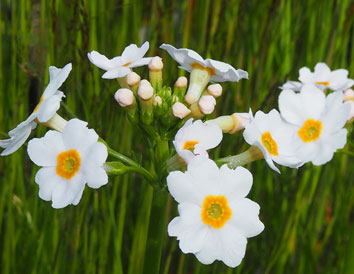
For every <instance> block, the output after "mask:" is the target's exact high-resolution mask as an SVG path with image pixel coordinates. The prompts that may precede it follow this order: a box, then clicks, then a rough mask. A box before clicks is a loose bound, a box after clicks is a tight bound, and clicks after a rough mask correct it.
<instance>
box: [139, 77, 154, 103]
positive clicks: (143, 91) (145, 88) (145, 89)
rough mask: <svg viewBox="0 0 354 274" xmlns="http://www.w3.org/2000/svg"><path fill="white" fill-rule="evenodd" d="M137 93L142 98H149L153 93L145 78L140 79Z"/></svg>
mask: <svg viewBox="0 0 354 274" xmlns="http://www.w3.org/2000/svg"><path fill="white" fill-rule="evenodd" d="M138 95H139V97H140V98H141V99H143V100H145V101H146V100H149V99H151V98H152V96H153V95H154V89H153V88H152V86H151V85H150V83H149V82H148V81H147V80H145V79H144V80H141V81H140V84H139V88H138Z"/></svg>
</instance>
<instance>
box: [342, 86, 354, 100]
mask: <svg viewBox="0 0 354 274" xmlns="http://www.w3.org/2000/svg"><path fill="white" fill-rule="evenodd" d="M351 100H354V90H352V89H347V90H346V91H344V97H343V101H344V102H346V101H351Z"/></svg>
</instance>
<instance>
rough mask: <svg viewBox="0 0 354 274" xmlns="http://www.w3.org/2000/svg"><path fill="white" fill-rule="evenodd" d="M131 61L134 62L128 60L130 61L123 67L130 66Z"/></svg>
mask: <svg viewBox="0 0 354 274" xmlns="http://www.w3.org/2000/svg"><path fill="white" fill-rule="evenodd" d="M131 63H132V62H128V63H126V64H124V65H123V67H127V66H129V65H130V64H131Z"/></svg>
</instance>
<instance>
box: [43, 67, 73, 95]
mask: <svg viewBox="0 0 354 274" xmlns="http://www.w3.org/2000/svg"><path fill="white" fill-rule="evenodd" d="M71 68H72V66H71V63H69V64H67V65H66V66H65V67H63V68H62V69H61V70H60V71H59V72H58V71H56V73H55V77H54V78H53V79H51V80H50V82H49V84H48V86H47V87H46V89H45V90H44V92H43V96H44V98H45V99H46V98H48V97H49V96H51V95H53V94H54V93H55V92H56V91H57V90H58V88H60V86H61V85H62V84H63V83H64V81H65V80H66V78H68V76H69V73H70V71H71Z"/></svg>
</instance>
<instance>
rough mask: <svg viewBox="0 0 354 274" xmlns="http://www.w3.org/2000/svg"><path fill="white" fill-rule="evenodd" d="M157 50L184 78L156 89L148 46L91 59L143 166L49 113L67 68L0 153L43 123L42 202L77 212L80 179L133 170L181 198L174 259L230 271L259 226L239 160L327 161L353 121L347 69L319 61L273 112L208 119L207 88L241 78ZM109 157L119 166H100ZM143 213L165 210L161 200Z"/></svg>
mask: <svg viewBox="0 0 354 274" xmlns="http://www.w3.org/2000/svg"><path fill="white" fill-rule="evenodd" d="M160 48H161V49H163V50H166V51H167V52H168V54H169V55H170V56H171V57H172V58H173V59H174V60H175V61H177V62H178V63H179V65H180V68H181V69H183V70H186V71H187V72H189V73H190V77H189V80H188V79H187V78H186V77H184V76H182V77H179V78H178V79H177V80H176V81H175V84H174V86H173V87H172V88H171V87H169V86H166V85H164V83H163V74H162V72H163V66H164V64H163V62H162V59H161V58H160V57H159V56H155V57H144V56H145V54H146V53H147V52H148V50H149V43H148V42H145V43H144V44H143V45H142V46H141V47H138V46H137V45H134V44H131V45H129V46H128V47H126V48H125V50H124V51H123V53H122V55H121V56H117V57H114V58H112V59H108V58H107V57H105V56H104V55H102V54H100V53H98V52H97V51H92V52H90V53H88V59H89V60H90V61H91V63H93V64H94V65H96V66H97V67H98V68H100V69H103V70H105V71H106V72H105V73H104V74H103V76H102V78H105V79H117V80H118V82H119V84H120V86H121V88H119V89H118V90H117V91H116V92H115V93H114V99H115V100H116V101H117V102H118V104H119V105H120V106H121V107H123V108H124V109H125V110H126V114H127V117H128V119H129V120H130V121H131V123H132V124H133V125H135V128H136V130H137V132H139V133H140V134H143V135H144V136H145V137H146V139H147V145H148V146H149V149H148V153H145V154H142V157H144V156H146V155H149V156H147V158H146V159H144V161H143V163H148V165H147V167H146V168H145V167H144V166H143V164H142V163H139V162H136V161H135V160H133V159H131V158H130V157H128V156H126V155H123V154H121V153H119V152H118V151H115V150H113V149H112V148H110V147H109V145H108V144H107V142H106V141H104V140H103V139H101V138H99V136H98V135H97V133H96V132H95V131H94V130H93V129H89V128H88V127H87V123H86V122H84V121H81V120H79V119H71V120H69V121H67V120H65V119H64V118H62V117H61V116H60V115H59V114H57V111H58V110H59V108H60V102H61V99H62V98H63V97H64V93H63V92H62V91H59V90H58V88H60V86H61V85H62V84H63V82H64V81H65V79H66V78H67V77H68V76H69V73H70V71H71V68H72V67H71V64H67V65H66V66H65V67H64V68H62V69H58V68H56V67H50V68H49V73H50V82H49V84H48V86H47V87H46V89H45V91H44V93H43V95H42V97H41V98H40V100H39V103H38V105H37V106H36V107H35V109H34V110H33V112H32V113H31V114H30V115H29V117H28V118H27V119H26V120H25V121H24V122H22V123H20V124H19V125H18V126H17V127H16V128H15V129H13V130H11V131H10V132H9V136H10V138H9V139H7V140H0V147H3V148H5V150H4V151H3V152H2V153H1V155H2V156H5V155H9V154H11V153H13V152H15V151H16V150H17V149H19V148H20V147H21V145H22V144H23V143H24V142H25V141H26V140H27V138H28V137H29V135H30V133H31V131H32V129H34V128H35V127H36V126H37V124H40V125H44V126H47V127H49V128H51V129H52V130H49V131H47V133H46V134H45V135H44V136H43V137H42V138H34V139H32V140H30V141H29V143H28V148H27V152H28V155H29V158H30V159H31V160H32V161H33V162H34V163H35V164H37V165H38V166H41V168H40V169H39V171H38V172H37V174H36V176H35V182H36V183H37V184H38V186H39V197H40V198H41V199H43V200H45V201H52V207H53V208H63V207H66V206H68V205H70V204H72V205H77V204H78V203H79V202H80V199H81V197H82V195H83V191H84V188H85V185H86V184H87V185H88V186H89V187H91V188H99V187H101V186H103V185H106V184H107V183H108V175H112V176H117V175H122V174H124V173H126V172H135V173H138V174H140V175H142V176H144V177H145V179H146V181H147V182H148V183H149V184H150V185H151V186H153V189H154V191H160V192H163V193H166V195H167V192H166V189H168V191H169V193H170V194H171V196H172V197H173V198H174V199H175V200H176V202H177V203H178V214H179V215H178V216H176V217H175V218H174V219H173V220H172V221H171V222H170V223H169V225H168V228H167V232H168V234H169V235H170V236H171V237H176V238H177V240H178V241H179V247H180V249H181V250H182V252H184V253H193V254H194V255H195V256H196V257H197V259H198V260H199V261H200V262H201V263H203V264H211V263H213V262H214V261H215V260H220V261H223V262H224V263H225V264H226V265H227V266H229V267H236V266H238V265H239V264H240V263H241V261H242V259H243V257H244V255H245V252H246V245H247V238H250V237H254V236H256V235H258V234H260V233H261V232H262V231H263V229H264V225H263V223H262V222H261V221H260V219H259V214H260V206H259V205H258V204H257V203H256V202H253V201H251V200H250V199H248V198H246V196H247V195H248V193H249V192H250V190H251V187H252V183H253V176H252V174H251V172H250V171H248V170H247V169H246V168H244V167H242V165H244V164H247V163H250V162H252V161H254V160H257V159H263V158H264V159H265V161H266V163H267V164H268V165H269V166H270V167H271V168H272V169H273V170H275V171H277V172H279V173H280V171H279V169H278V168H277V166H276V165H275V164H274V162H275V163H277V164H279V165H284V166H287V167H290V168H298V167H300V166H302V165H304V163H306V162H312V163H313V164H314V165H322V164H325V163H326V162H328V161H330V160H331V159H332V157H333V154H334V152H335V151H336V150H338V149H340V148H343V147H344V145H345V144H346V136H347V129H345V128H344V126H345V124H346V123H347V122H348V121H349V122H350V121H352V120H353V116H354V92H353V91H352V90H350V89H349V88H350V87H351V86H352V85H353V84H354V81H353V80H352V79H348V77H347V76H348V72H347V71H346V70H344V69H339V70H335V71H330V69H329V68H328V67H327V65H326V64H324V63H318V64H317V65H316V67H315V71H314V72H313V73H312V72H311V71H310V70H309V69H308V68H301V69H300V77H299V80H300V82H295V81H288V82H286V83H285V84H284V85H283V86H282V87H281V89H282V92H281V94H280V96H279V110H280V112H278V111H277V110H276V109H272V110H271V111H270V112H269V113H264V112H262V111H261V110H260V111H257V112H256V113H255V115H253V113H252V111H251V110H250V111H249V112H248V113H246V112H242V113H233V114H231V115H224V116H220V117H216V118H214V119H208V118H209V117H210V116H209V114H212V113H213V112H214V109H215V106H216V102H217V98H219V97H220V96H221V95H222V86H221V85H220V84H218V83H216V82H225V81H231V82H237V81H239V80H241V79H247V78H248V73H247V72H246V71H244V70H241V69H235V68H234V67H232V66H231V65H229V64H226V63H223V62H220V61H216V60H213V59H203V58H202V57H201V56H200V55H199V54H198V53H196V52H195V51H193V50H190V49H186V48H181V49H177V48H175V47H173V46H171V45H168V44H162V45H161V46H160ZM143 65H148V68H149V77H148V79H142V78H141V76H140V75H138V74H137V73H136V72H134V71H133V69H134V68H136V67H139V66H143ZM210 82H212V83H210ZM328 90H331V91H332V92H331V93H328ZM202 119H203V120H202ZM243 129H245V130H244V132H243V137H244V139H245V141H246V142H247V143H248V144H250V145H251V148H250V149H249V150H247V151H246V152H243V153H241V154H239V155H233V156H229V157H226V158H221V159H217V160H215V161H213V160H212V159H210V158H209V153H208V150H210V149H213V148H215V147H217V146H218V145H219V144H220V143H221V141H222V138H223V134H226V133H228V134H234V133H236V132H239V131H241V130H243ZM171 156H172V157H171ZM108 157H112V158H114V159H115V160H116V161H112V162H107V158H108ZM152 208H154V209H156V210H157V209H158V210H160V211H161V212H163V211H164V212H166V210H167V199H166V203H165V204H161V201H158V202H157V204H156V205H155V207H152ZM156 214H159V212H157V213H156ZM151 215H152V216H153V215H154V212H152V213H151ZM162 215H163V214H162ZM164 216H165V215H164ZM151 223H152V224H151V225H154V223H153V222H151ZM161 223H162V225H163V224H164V223H165V222H163V221H162V222H161ZM155 229H156V230H157V231H160V229H161V228H154V230H155ZM162 236H163V232H162V230H161V233H156V232H155V233H153V236H152V237H153V238H150V237H148V240H151V241H152V242H153V243H154V244H153V246H156V242H158V241H160V242H161V241H162ZM154 237H155V238H154ZM156 237H160V239H156ZM159 251H160V255H161V250H159ZM147 252H148V251H147ZM157 261H159V258H157Z"/></svg>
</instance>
